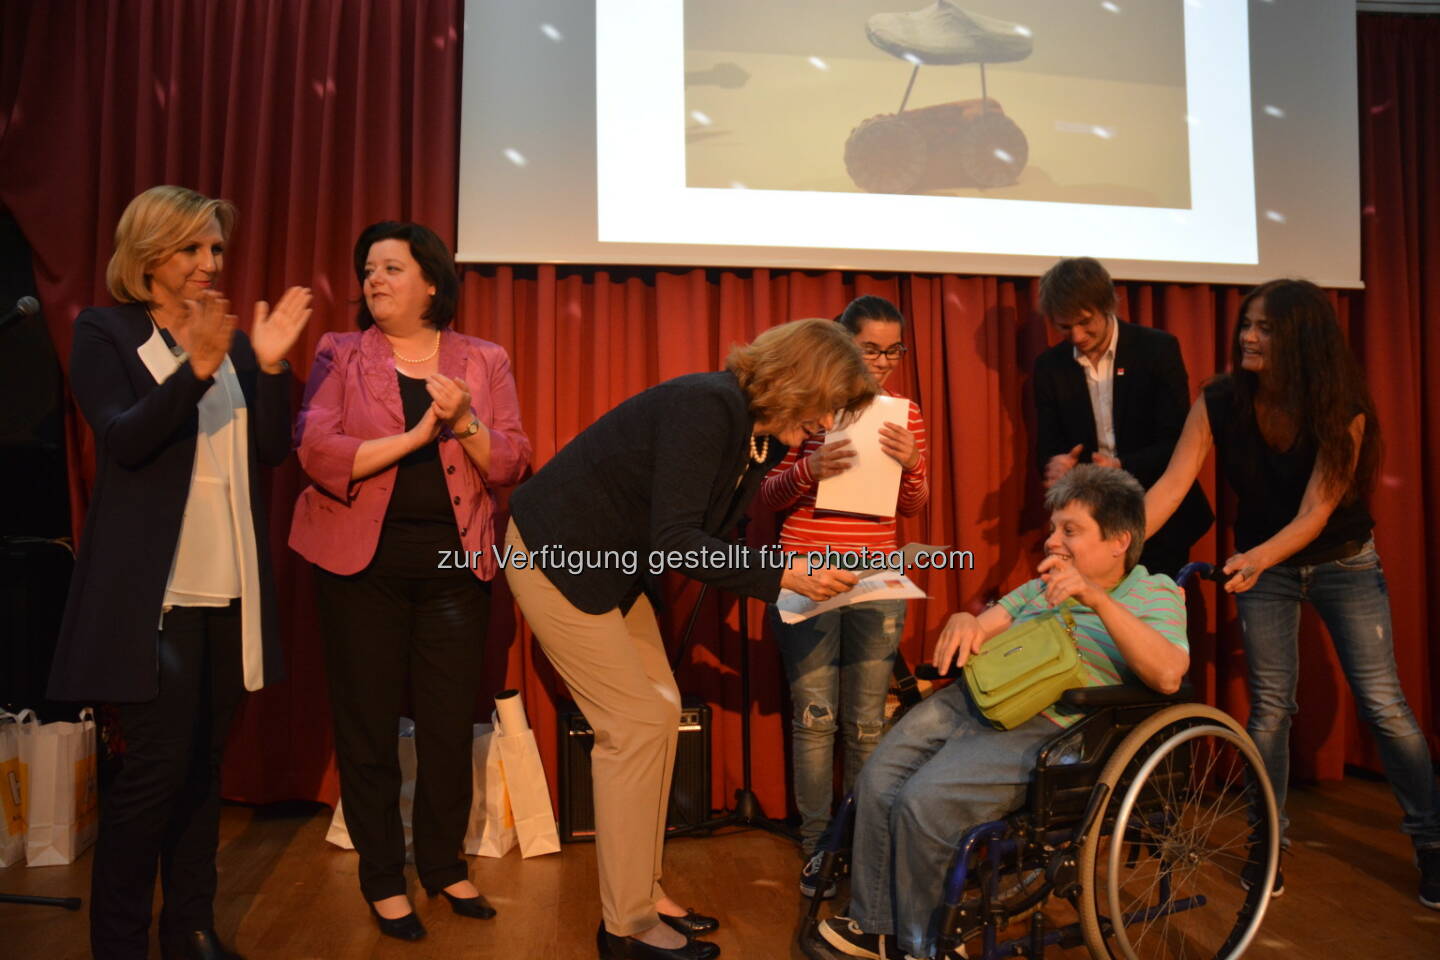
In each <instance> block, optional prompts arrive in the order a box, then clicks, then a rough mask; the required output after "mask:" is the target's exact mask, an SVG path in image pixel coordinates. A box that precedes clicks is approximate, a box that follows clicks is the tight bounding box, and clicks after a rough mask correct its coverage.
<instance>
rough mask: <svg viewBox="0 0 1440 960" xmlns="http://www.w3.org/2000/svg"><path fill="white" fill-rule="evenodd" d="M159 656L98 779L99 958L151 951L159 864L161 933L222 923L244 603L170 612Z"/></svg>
mask: <svg viewBox="0 0 1440 960" xmlns="http://www.w3.org/2000/svg"><path fill="white" fill-rule="evenodd" d="M159 652H160V658H159V660H160V694H159V696H157V697H156V698H155V699H154V700H151V701H149V702H148V703H133V704H118V705H116V712H117V714H118V717H119V723H120V736H121V737H122V738H123V739H124V743H125V750H124V753H123V755H122V756H121V758H120V761H119V763H118V764H117V769H116V770H115V772H114V775H113V777H111V778H110V779H108V780H107V782H105V783H103V784H102V785H101V791H100V831H99V836H98V837H97V839H96V841H95V864H94V870H93V873H92V878H91V885H90V947H91V950H92V952H93V953H94V956H95V957H96V958H97V960H130V958H135V960H143V958H144V957H145V956H146V954H147V950H148V945H149V930H150V904H151V901H152V899H153V897H154V894H155V868H156V864H157V863H158V864H159V867H160V886H161V890H162V892H163V894H164V907H163V908H162V909H161V912H160V935H161V937H162V938H167V937H170V936H173V935H175V934H179V933H183V932H185V931H189V930H204V929H207V928H209V927H213V926H214V925H215V913H214V901H215V886H216V875H215V850H216V847H217V846H218V844H219V839H220V758H221V753H222V751H223V750H224V747H225V737H226V735H227V734H228V733H229V732H230V723H231V721H232V720H233V719H234V716H235V708H236V707H237V706H238V705H239V703H240V698H241V697H242V696H243V695H244V692H245V683H244V673H243V669H242V666H241V653H240V605H239V601H234V602H232V603H231V604H230V606H229V607H214V608H212V607H176V608H174V609H172V610H171V611H170V612H169V613H167V614H166V615H165V622H164V629H163V630H161V631H159Z"/></svg>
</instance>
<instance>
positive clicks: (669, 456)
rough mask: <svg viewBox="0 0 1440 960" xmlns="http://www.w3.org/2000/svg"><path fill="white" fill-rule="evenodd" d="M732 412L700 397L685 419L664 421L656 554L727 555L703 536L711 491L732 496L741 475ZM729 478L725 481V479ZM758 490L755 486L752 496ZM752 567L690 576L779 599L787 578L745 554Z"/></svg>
mask: <svg viewBox="0 0 1440 960" xmlns="http://www.w3.org/2000/svg"><path fill="white" fill-rule="evenodd" d="M732 418H733V411H732V409H731V406H730V404H728V403H727V402H726V400H725V397H724V396H722V395H721V394H719V393H716V392H713V391H696V393H695V395H694V401H693V406H691V407H690V408H689V409H687V410H686V411H685V416H673V417H665V418H663V419H662V420H661V421H660V426H659V428H658V430H657V431H656V437H655V469H654V473H653V475H652V479H651V499H650V545H651V547H652V548H653V549H655V550H663V551H667V552H668V551H670V550H679V551H682V552H690V551H702V550H704V551H709V550H722V551H723V550H725V549H726V547H727V546H728V545H729V544H728V543H727V542H726V541H724V540H721V539H720V538H718V537H715V536H712V535H710V534H709V533H707V532H706V531H705V522H706V517H707V515H708V514H709V513H710V510H711V495H712V491H714V490H715V489H717V488H718V489H719V491H720V493H721V495H722V496H724V495H726V494H727V493H728V494H731V495H733V493H734V491H735V488H736V481H737V480H739V479H741V474H740V472H739V470H737V469H732V467H733V466H734V464H733V460H734V457H733V451H734V449H735V431H734V430H732V423H731V421H732ZM721 474H725V475H721ZM755 489H758V485H752V489H751V490H750V496H752V497H753V496H754V493H755ZM746 556H747V558H748V561H749V562H748V563H747V564H746V565H745V566H744V567H740V568H736V569H710V568H706V567H702V566H699V565H696V567H695V568H693V569H686V570H685V571H683V572H684V573H685V575H686V576H688V577H692V578H694V579H696V580H701V581H704V582H706V583H713V584H715V585H716V586H717V587H720V588H722V589H725V590H731V591H734V592H736V593H742V594H746V595H748V596H752V597H758V598H760V599H762V600H769V601H773V600H774V599H775V598H776V597H777V596H778V595H779V593H780V577H781V575H782V574H783V573H784V571H783V570H780V569H778V568H775V569H771V568H768V567H765V566H763V565H762V564H761V563H760V554H759V553H758V552H757V551H753V550H751V551H747V554H746Z"/></svg>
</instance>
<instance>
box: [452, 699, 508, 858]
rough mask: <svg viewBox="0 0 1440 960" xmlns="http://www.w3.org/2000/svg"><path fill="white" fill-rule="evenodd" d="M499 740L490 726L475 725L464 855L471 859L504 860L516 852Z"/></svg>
mask: <svg viewBox="0 0 1440 960" xmlns="http://www.w3.org/2000/svg"><path fill="white" fill-rule="evenodd" d="M497 739H498V737H497V734H496V733H495V729H494V727H493V726H492V725H491V724H488V723H477V724H475V740H474V744H473V746H472V748H471V753H470V757H471V764H470V767H471V783H472V784H473V786H474V793H473V795H472V797H471V800H470V824H469V827H468V828H467V829H466V831H465V852H466V853H468V854H470V855H471V856H476V855H478V856H482V857H503V856H505V854H507V853H509V852H510V850H511V849H512V848H514V846H515V844H516V842H517V840H516V835H515V817H514V815H513V814H512V813H511V811H510V794H509V792H508V791H507V790H506V789H505V772H504V770H502V769H501V767H500V751H499V750H497V749H496V748H495V741H496V740H497Z"/></svg>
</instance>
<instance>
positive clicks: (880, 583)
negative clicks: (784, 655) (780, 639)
mask: <svg viewBox="0 0 1440 960" xmlns="http://www.w3.org/2000/svg"><path fill="white" fill-rule="evenodd" d="M925 595H926V594H925V591H924V590H921V589H920V588H919V587H917V586H915V583H914V581H912V580H911V579H910V578H909V577H907V576H905V575H904V574H903V573H896V572H895V571H893V570H876V571H875V572H873V573H872V574H870V575H869V576H867V577H865V578H864V579H863V580H861V581H860V582H859V583H857V584H855V586H853V587H851V588H850V589H849V590H848V591H846V592H845V593H842V594H840V595H839V596H835V597H831V598H830V599H829V600H825V601H823V602H821V603H816V602H815V601H814V600H811V599H810V598H808V597H804V596H801V595H800V594H798V593H796V592H795V591H794V590H781V591H780V596H779V597H778V598H776V600H775V606H776V608H777V609H778V610H779V611H780V619H781V620H784V621H785V622H786V623H799V622H801V621H802V620H809V619H810V618H811V617H813V616H816V615H818V614H821V613H825V612H827V611H830V610H836V609H839V608H840V607H847V606H849V605H850V604H852V603H864V602H865V601H867V600H918V599H922V598H924V597H925Z"/></svg>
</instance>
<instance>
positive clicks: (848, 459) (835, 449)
mask: <svg viewBox="0 0 1440 960" xmlns="http://www.w3.org/2000/svg"><path fill="white" fill-rule="evenodd" d="M806 463H807V464H808V465H809V467H810V476H812V477H814V478H815V479H816V480H824V479H825V478H826V477H833V476H835V475H836V474H837V473H844V472H845V471H846V470H849V469H850V468H851V467H853V466H854V465H855V445H854V444H852V443H851V442H850V441H849V439H848V438H841V439H839V440H830V441H827V442H825V443H822V444H821V445H820V446H818V447H816V448H815V452H814V453H812V454H810V456H809V457H808V458H806Z"/></svg>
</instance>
